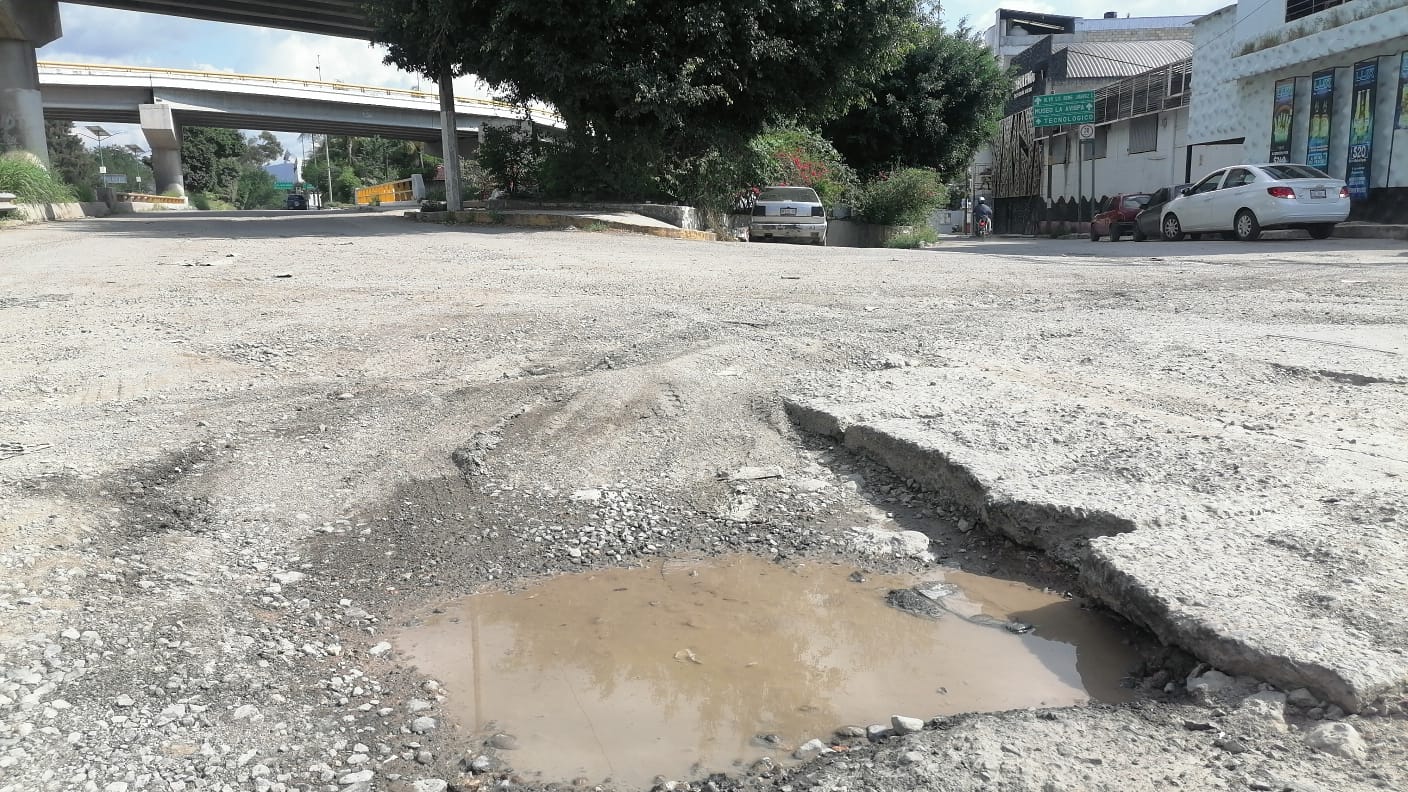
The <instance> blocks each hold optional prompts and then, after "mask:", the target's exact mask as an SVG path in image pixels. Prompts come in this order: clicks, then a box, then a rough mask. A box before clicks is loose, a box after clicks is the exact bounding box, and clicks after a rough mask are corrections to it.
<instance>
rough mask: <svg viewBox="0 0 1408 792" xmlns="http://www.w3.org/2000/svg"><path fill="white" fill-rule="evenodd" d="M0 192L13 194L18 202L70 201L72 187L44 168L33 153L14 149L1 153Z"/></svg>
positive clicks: (71, 199)
mask: <svg viewBox="0 0 1408 792" xmlns="http://www.w3.org/2000/svg"><path fill="white" fill-rule="evenodd" d="M0 192H7V193H14V194H15V198H16V199H18V200H19V202H20V203H69V202H71V201H73V200H74V194H73V190H71V189H69V187H68V185H66V184H64V183H63V182H61V181H59V180H58V179H57V178H55V176H54V175H53V174H52V173H50V172H49V171H48V170H46V169H45V168H44V166H43V165H41V164H40V163H39V160H37V159H35V158H34V156H33V155H31V154H27V153H25V152H21V151H13V152H10V153H9V154H4V155H0Z"/></svg>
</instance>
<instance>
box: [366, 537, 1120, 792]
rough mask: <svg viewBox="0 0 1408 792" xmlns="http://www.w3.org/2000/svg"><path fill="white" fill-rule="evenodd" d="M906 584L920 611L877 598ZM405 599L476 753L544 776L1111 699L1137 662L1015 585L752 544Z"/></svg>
mask: <svg viewBox="0 0 1408 792" xmlns="http://www.w3.org/2000/svg"><path fill="white" fill-rule="evenodd" d="M905 589H911V590H912V589H918V590H922V591H924V592H926V594H927V595H928V596H927V597H926V599H927V600H928V601H929V602H933V603H934V604H935V605H936V606H937V607H936V608H933V609H930V610H931V613H932V614H933V617H932V618H926V617H923V616H916V615H914V614H912V613H909V612H904V611H901V610H898V609H896V608H894V607H890V606H889V605H887V604H886V599H887V595H888V594H889V593H890V592H892V591H895V590H905ZM919 596H921V597H924V596H925V595H923V594H921V595H919ZM891 599H892V600H893V599H896V598H894V597H891ZM921 610H922V609H921ZM414 616H415V618H412V619H411V620H410V622H408V624H409V625H410V626H408V627H406V628H405V629H403V630H402V631H401V632H400V633H399V634H398V635H397V636H396V637H395V638H394V640H395V641H396V642H397V644H398V645H399V648H400V649H401V650H402V652H404V654H405V655H406V656H408V657H409V658H410V659H411V661H412V662H413V663H414V664H415V665H416V666H418V668H419V669H420V670H421V671H422V672H423V673H425V674H427V675H429V676H431V677H433V678H435V679H437V680H439V681H440V682H441V683H442V684H443V685H444V687H445V689H446V691H447V693H448V701H447V702H446V707H447V712H448V713H449V714H450V716H451V717H452V718H453V719H454V720H456V721H457V722H458V725H459V727H460V728H461V729H462V730H463V731H462V733H464V734H466V738H465V741H466V743H467V744H466V746H465V748H466V750H468V751H469V752H470V756H471V757H476V756H480V757H482V758H481V759H480V766H481V767H484V768H486V769H487V768H489V767H493V768H494V769H496V770H502V769H503V768H505V766H509V765H511V766H512V767H513V768H514V769H515V770H516V771H517V772H518V774H520V775H522V776H525V777H532V776H538V777H539V778H540V779H541V780H543V781H571V780H577V779H586V780H589V781H598V780H608V779H609V780H612V781H614V782H616V783H620V784H628V785H648V784H649V783H650V782H651V781H653V780H655V779H657V778H659V777H664V778H666V779H682V778H687V777H700V776H702V775H706V774H708V773H711V772H728V771H732V770H736V769H738V768H739V767H743V766H747V765H749V764H751V763H753V762H755V761H758V760H760V759H762V758H763V757H772V758H773V759H776V760H782V759H783V758H784V757H787V756H790V755H791V754H792V753H793V751H794V750H795V749H796V748H797V747H798V746H800V745H802V744H804V743H806V742H808V741H809V740H812V739H813V738H821V739H822V740H823V741H825V742H826V744H827V745H831V744H832V743H834V742H835V740H833V739H832V737H833V733H834V732H835V730H836V729H837V728H838V727H841V726H845V725H858V726H865V725H866V724H872V723H888V722H889V717H890V716H891V715H892V714H903V715H913V716H917V717H920V718H928V717H932V716H935V715H944V714H954V713H960V712H972V711H998V710H1007V709H1014V708H1023V707H1037V706H1062V705H1070V704H1075V703H1079V702H1083V701H1087V700H1090V699H1097V700H1101V701H1120V700H1124V699H1126V698H1127V697H1128V696H1129V691H1128V690H1126V689H1124V688H1122V687H1121V678H1122V677H1123V675H1124V674H1125V672H1127V671H1128V670H1129V669H1130V668H1131V667H1132V666H1133V665H1135V663H1136V662H1137V658H1136V654H1135V652H1134V650H1133V649H1132V648H1130V646H1129V643H1128V641H1127V640H1126V636H1125V635H1124V633H1123V632H1122V628H1121V627H1120V626H1119V625H1118V624H1117V623H1115V622H1113V621H1112V620H1110V619H1108V618H1106V617H1104V616H1102V615H1100V614H1098V613H1093V612H1090V611H1087V610H1084V609H1083V608H1081V607H1080V605H1079V604H1078V603H1076V602H1074V601H1071V600H1067V599H1064V598H1062V597H1061V596H1059V595H1057V594H1053V593H1049V592H1043V591H1041V590H1038V589H1034V588H1031V587H1028V586H1025V585H1022V584H1019V583H1012V582H1007V581H1003V580H997V579H993V578H984V577H979V576H974V575H970V574H967V573H963V572H959V571H956V570H946V569H937V570H934V571H933V572H931V573H929V574H928V575H926V576H925V577H924V578H923V579H920V578H913V577H908V576H903V575H881V574H874V575H872V574H869V573H860V572H859V571H858V570H856V569H855V568H854V567H851V566H845V565H838V564H826V563H793V564H787V565H781V564H775V563H769V562H767V561H764V560H762V559H759V558H756V557H754V556H748V555H735V556H727V557H722V558H715V559H711V560H706V561H694V562H686V561H666V562H662V563H659V564H655V565H652V566H648V567H641V568H635V569H610V570H601V571H596V572H590V573H581V574H573V575H562V576H558V577H555V578H552V579H549V580H547V581H546V582H543V583H540V584H538V585H536V586H533V587H531V588H527V589H522V590H517V591H489V592H485V593H480V594H476V595H472V596H469V597H465V598H462V599H458V600H455V601H453V602H449V603H444V604H442V605H441V606H439V607H435V608H430V607H428V606H427V607H426V608H425V609H424V610H423V611H421V612H420V613H418V614H414ZM1028 627H1029V628H1030V629H1027V628H1028ZM495 746H497V747H495Z"/></svg>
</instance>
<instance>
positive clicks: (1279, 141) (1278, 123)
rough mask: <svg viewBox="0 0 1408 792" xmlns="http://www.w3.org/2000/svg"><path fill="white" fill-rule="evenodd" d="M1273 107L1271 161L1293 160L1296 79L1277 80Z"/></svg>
mask: <svg viewBox="0 0 1408 792" xmlns="http://www.w3.org/2000/svg"><path fill="white" fill-rule="evenodd" d="M1274 96H1275V101H1274V102H1273V104H1272V108H1271V161H1272V162H1290V161H1291V123H1292V122H1293V121H1294V120H1295V117H1296V81H1295V79H1294V78H1291V79H1289V80H1277V81H1276V92H1275V95H1274Z"/></svg>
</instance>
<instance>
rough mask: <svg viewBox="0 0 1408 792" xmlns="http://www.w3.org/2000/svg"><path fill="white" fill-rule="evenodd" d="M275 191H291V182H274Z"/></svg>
mask: <svg viewBox="0 0 1408 792" xmlns="http://www.w3.org/2000/svg"><path fill="white" fill-rule="evenodd" d="M274 189H275V190H292V189H293V182H274Z"/></svg>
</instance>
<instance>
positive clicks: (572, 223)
mask: <svg viewBox="0 0 1408 792" xmlns="http://www.w3.org/2000/svg"><path fill="white" fill-rule="evenodd" d="M598 208H599V205H598ZM405 217H406V218H407V219H410V220H416V221H418V222H422V223H467V224H471V225H497V226H515V227H519V228H581V227H582V226H584V225H596V226H600V227H602V228H607V229H611V230H614V231H629V232H631V233H635V234H646V235H648V236H656V237H663V238H665V239H688V240H693V241H696V242H717V241H718V236H716V235H715V234H714V233H713V232H711V231H695V230H693V229H688V228H660V227H655V226H646V225H637V224H635V223H629V222H621V221H617V220H611V219H609V218H600V217H593V216H591V215H589V214H581V215H574V214H552V213H548V212H525V211H513V212H499V211H489V210H484V209H470V210H466V211H461V212H406V213H405ZM662 222H663V221H662Z"/></svg>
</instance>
